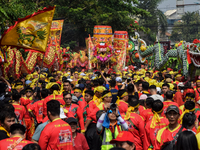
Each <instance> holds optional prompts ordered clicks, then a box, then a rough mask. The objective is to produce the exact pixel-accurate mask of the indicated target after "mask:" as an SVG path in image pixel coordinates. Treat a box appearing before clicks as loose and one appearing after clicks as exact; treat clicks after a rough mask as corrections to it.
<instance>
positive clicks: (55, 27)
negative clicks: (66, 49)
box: [48, 20, 64, 50]
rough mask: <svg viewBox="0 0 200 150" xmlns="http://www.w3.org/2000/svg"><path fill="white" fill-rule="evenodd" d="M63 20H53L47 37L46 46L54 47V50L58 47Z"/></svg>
mask: <svg viewBox="0 0 200 150" xmlns="http://www.w3.org/2000/svg"><path fill="white" fill-rule="evenodd" d="M63 22H64V20H53V21H52V24H51V30H50V34H49V39H48V47H51V46H53V47H55V48H56V50H59V49H60V43H61V35H62V28H63Z"/></svg>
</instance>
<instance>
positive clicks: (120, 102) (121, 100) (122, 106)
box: [116, 90, 128, 116]
mask: <svg viewBox="0 0 200 150" xmlns="http://www.w3.org/2000/svg"><path fill="white" fill-rule="evenodd" d="M117 97H118V99H117V101H116V104H117V106H118V108H119V113H120V114H121V115H122V116H124V115H125V113H126V111H127V109H128V103H127V102H128V93H127V92H126V90H119V91H118V95H117Z"/></svg>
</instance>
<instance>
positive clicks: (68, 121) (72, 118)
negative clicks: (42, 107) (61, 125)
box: [66, 117, 77, 124]
mask: <svg viewBox="0 0 200 150" xmlns="http://www.w3.org/2000/svg"><path fill="white" fill-rule="evenodd" d="M66 122H67V123H68V124H70V123H73V122H74V123H77V120H76V119H75V118H74V117H69V118H67V120H66Z"/></svg>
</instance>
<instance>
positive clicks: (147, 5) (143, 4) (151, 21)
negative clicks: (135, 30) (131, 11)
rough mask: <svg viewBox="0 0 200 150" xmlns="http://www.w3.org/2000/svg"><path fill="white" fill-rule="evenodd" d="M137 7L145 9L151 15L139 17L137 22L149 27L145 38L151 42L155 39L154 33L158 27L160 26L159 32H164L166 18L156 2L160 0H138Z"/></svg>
mask: <svg viewBox="0 0 200 150" xmlns="http://www.w3.org/2000/svg"><path fill="white" fill-rule="evenodd" d="M138 1H139V4H138V8H140V9H144V10H147V11H148V12H150V14H151V16H141V17H139V19H140V20H139V24H140V25H142V26H144V27H146V28H149V29H150V32H149V33H148V34H147V39H148V40H149V41H150V43H151V44H153V43H154V42H155V40H156V34H157V33H158V27H160V30H161V34H165V32H166V29H167V18H166V16H165V15H164V14H163V12H162V11H161V10H159V9H158V8H157V7H158V4H159V3H160V2H161V1H162V0H151V1H150V0H138Z"/></svg>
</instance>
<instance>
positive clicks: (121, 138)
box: [110, 131, 134, 144]
mask: <svg viewBox="0 0 200 150" xmlns="http://www.w3.org/2000/svg"><path fill="white" fill-rule="evenodd" d="M133 139H134V136H133V134H132V133H131V132H129V131H122V132H120V133H119V134H118V136H117V138H116V139H113V140H111V141H110V144H114V143H116V142H126V141H129V142H132V143H134V140H133Z"/></svg>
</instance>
